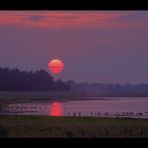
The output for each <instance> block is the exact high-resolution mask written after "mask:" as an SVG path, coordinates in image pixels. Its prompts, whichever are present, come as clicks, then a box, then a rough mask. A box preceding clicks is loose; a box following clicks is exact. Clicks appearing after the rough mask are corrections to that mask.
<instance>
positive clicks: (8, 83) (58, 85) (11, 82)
mask: <svg viewBox="0 0 148 148" xmlns="http://www.w3.org/2000/svg"><path fill="white" fill-rule="evenodd" d="M68 90H70V87H69V85H68V84H66V83H64V82H63V81H62V80H60V79H59V80H57V81H55V80H54V78H53V77H52V76H51V75H50V74H49V73H48V72H46V71H45V70H39V71H35V72H33V71H30V72H27V71H20V70H19V69H18V68H13V69H10V68H7V67H6V68H0V91H68Z"/></svg>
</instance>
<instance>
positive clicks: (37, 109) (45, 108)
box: [4, 104, 148, 118]
mask: <svg viewBox="0 0 148 148" xmlns="http://www.w3.org/2000/svg"><path fill="white" fill-rule="evenodd" d="M4 111H5V113H6V114H7V113H8V112H9V114H22V113H26V114H30V113H31V112H34V114H47V113H49V114H48V115H50V109H49V105H37V104H27V105H26V104H18V105H13V104H12V105H8V106H7V107H5V108H4ZM43 112H44V113H43ZM62 112H63V115H64V116H73V117H76V116H77V117H82V116H90V117H122V118H124V117H125V118H126V117H128V118H148V112H147V111H146V112H137V113H134V112H115V113H109V112H103V113H101V112H70V111H68V109H67V108H64V109H63V111H62Z"/></svg>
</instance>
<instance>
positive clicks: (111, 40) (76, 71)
mask: <svg viewBox="0 0 148 148" xmlns="http://www.w3.org/2000/svg"><path fill="white" fill-rule="evenodd" d="M53 58H59V59H61V60H62V61H63V62H64V63H65V69H64V71H63V72H62V73H61V74H60V75H59V76H60V78H62V79H63V80H75V81H77V82H83V81H86V82H102V83H116V82H119V83H127V82H129V83H148V11H0V67H10V68H19V69H20V70H27V71H30V70H33V71H35V70H40V69H44V70H47V71H48V62H49V61H50V60H51V59H53Z"/></svg>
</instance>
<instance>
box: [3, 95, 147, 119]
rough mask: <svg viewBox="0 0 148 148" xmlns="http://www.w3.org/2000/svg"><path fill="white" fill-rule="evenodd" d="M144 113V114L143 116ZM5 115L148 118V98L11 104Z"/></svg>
mask: <svg viewBox="0 0 148 148" xmlns="http://www.w3.org/2000/svg"><path fill="white" fill-rule="evenodd" d="M141 113H142V114H141ZM3 114H15V115H49V116H111V117H113V116H133V117H134V116H135V117H140V116H141V117H146V118H148V97H143V98H139V97H136V98H117V97H116V98H112V97H108V98H103V100H93V98H90V100H84V101H67V102H57V101H55V102H49V103H47V102H46V103H45V102H42V103H23V104H22V103H20V104H10V105H8V106H7V107H6V108H5V112H4V113H3Z"/></svg>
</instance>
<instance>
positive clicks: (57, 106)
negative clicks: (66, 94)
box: [49, 102, 63, 116]
mask: <svg viewBox="0 0 148 148" xmlns="http://www.w3.org/2000/svg"><path fill="white" fill-rule="evenodd" d="M49 115H50V116H63V104H62V103H59V102H53V103H52V104H51V108H50V112H49Z"/></svg>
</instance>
